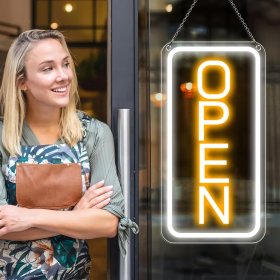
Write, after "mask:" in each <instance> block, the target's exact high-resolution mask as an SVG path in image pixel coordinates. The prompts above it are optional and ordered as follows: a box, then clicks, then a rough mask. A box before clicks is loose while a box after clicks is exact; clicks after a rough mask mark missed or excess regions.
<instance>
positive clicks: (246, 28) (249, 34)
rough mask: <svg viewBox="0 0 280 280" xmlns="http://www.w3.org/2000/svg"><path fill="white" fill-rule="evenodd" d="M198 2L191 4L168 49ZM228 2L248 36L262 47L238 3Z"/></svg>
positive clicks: (196, 0)
mask: <svg viewBox="0 0 280 280" xmlns="http://www.w3.org/2000/svg"><path fill="white" fill-rule="evenodd" d="M197 2H198V0H194V1H193V3H192V5H191V6H190V8H189V9H188V11H187V13H186V15H185V17H184V18H183V20H182V22H181V23H180V25H179V27H178V28H177V30H176V32H175V34H174V36H173V37H172V39H171V41H170V42H169V43H168V44H167V46H166V49H167V50H170V49H171V45H172V43H173V41H174V40H175V39H176V38H177V36H178V34H179V33H180V31H181V29H182V28H183V26H184V24H185V22H186V20H187V19H188V17H189V16H190V14H191V12H192V10H193V8H194V6H195V5H196V3H197ZM228 2H229V3H230V5H231V6H232V8H233V10H234V12H235V13H236V15H237V16H238V19H239V20H240V22H241V24H242V26H243V27H244V29H245V30H246V32H247V34H248V36H249V37H250V38H251V40H252V42H253V43H256V44H257V48H258V49H260V45H259V44H258V43H257V42H256V40H255V38H254V36H253V34H252V32H251V31H250V29H249V27H248V26H247V24H246V22H245V21H244V19H243V18H242V16H241V14H240V13H239V11H238V9H237V7H236V5H235V4H234V3H233V0H228Z"/></svg>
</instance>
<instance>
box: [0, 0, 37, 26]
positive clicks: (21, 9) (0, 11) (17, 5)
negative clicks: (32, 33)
mask: <svg viewBox="0 0 280 280" xmlns="http://www.w3.org/2000/svg"><path fill="white" fill-rule="evenodd" d="M31 17H32V14H31V0H8V1H6V0H0V21H2V22H7V23H12V24H16V25H19V26H20V27H21V28H22V31H24V30H28V29H30V28H31Z"/></svg>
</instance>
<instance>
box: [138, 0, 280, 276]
mask: <svg viewBox="0 0 280 280" xmlns="http://www.w3.org/2000/svg"><path fill="white" fill-rule="evenodd" d="M192 2H193V1H191V0H188V1H185V0H175V1H163V0H157V1H144V0H143V1H140V4H139V45H138V46H139V178H138V179H139V180H138V182H139V224H140V236H139V275H140V279H153V280H154V279H160V280H164V279H178V280H179V279H184V280H186V279H190V280H200V279H201V280H211V279H215V280H217V279H223V280H239V279H240V280H245V279H246V280H247V279H248V280H250V279H252V280H253V279H254V280H258V279H263V280H272V279H278V278H279V277H280V254H279V250H278V247H279V241H278V240H279V238H277V236H278V235H279V222H278V220H279V214H278V213H279V210H280V204H279V202H280V197H279V188H278V186H279V183H280V177H279V175H278V174H279V166H280V165H279V159H280V154H279V140H280V139H279V136H280V134H279V133H278V132H279V125H278V120H279V117H280V116H279V106H280V94H279V93H280V91H279V87H280V80H279V69H280V68H279V65H280V64H279V63H280V56H279V52H278V51H276V45H277V46H278V47H279V40H277V42H275V41H274V39H272V38H277V37H278V36H277V33H278V31H279V27H280V17H279V13H278V14H277V15H276V14H275V12H276V10H274V9H272V6H273V1H257V2H256V1H250V0H240V1H237V0H236V1H234V2H235V3H236V5H237V6H238V9H239V11H240V13H241V14H242V16H243V18H244V19H245V21H246V22H247V23H248V24H249V27H250V29H251V31H252V32H253V33H254V35H255V37H256V40H257V41H258V42H260V43H261V44H262V45H264V47H265V49H266V53H267V94H266V98H267V103H266V111H267V116H266V117H267V118H266V139H267V148H266V149H267V151H266V152H267V157H266V185H267V191H266V208H267V209H266V211H267V215H266V216H267V222H266V223H267V229H266V235H265V237H264V238H263V239H262V240H261V241H260V242H258V243H252V244H212V245H211V244H171V243H168V242H166V241H164V239H163V238H162V236H161V227H160V219H161V217H160V215H161V190H160V186H161V178H160V164H161V157H160V141H161V139H160V109H161V108H160V106H162V105H163V106H164V104H165V103H164V101H165V100H164V98H165V97H164V95H163V94H162V93H161V92H160V88H161V85H160V83H161V81H160V80H161V78H160V76H161V73H160V72H161V69H160V63H161V62H160V58H161V56H160V52H161V48H162V47H163V46H164V45H165V44H166V43H167V42H168V41H170V40H171V38H172V36H173V35H174V33H175V31H176V29H177V28H178V26H179V24H180V22H181V21H182V19H183V18H184V16H185V13H186V12H187V10H188V8H189V7H190V5H191V4H192ZM277 10H279V7H277ZM178 40H186V41H219V40H220V41H246V40H247V41H248V40H249V39H248V37H247V34H246V32H245V31H244V30H243V28H242V25H241V24H240V22H239V21H238V18H237V17H236V15H235V14H234V12H233V10H232V9H231V7H230V5H229V3H228V1H220V0H212V1H198V3H197V6H196V7H195V9H194V10H193V13H192V14H191V15H190V18H189V19H188V21H187V22H186V24H185V26H184V28H183V29H182V31H181V33H180V35H179V37H178ZM177 94H178V98H180V100H181V105H182V107H183V108H182V110H181V112H180V115H178V116H177V117H178V119H180V122H181V124H182V127H184V121H185V120H186V112H187V108H186V107H185V108H184V106H186V103H187V102H185V101H186V100H185V98H187V97H186V95H184V92H183V91H178V92H177ZM161 101H162V102H161ZM183 133H184V131H182V134H181V136H180V137H183ZM237 133H240V132H238V131H237ZM187 148H188V147H186V146H184V145H183V146H182V147H181V150H182V152H186V149H187ZM190 164H192V162H179V163H178V165H181V167H182V166H186V165H190ZM179 177H180V178H179V179H180V180H178V193H177V195H178V199H179V198H180V197H181V196H182V195H184V182H186V180H187V179H188V178H187V174H184V172H183V171H182V170H181V172H179Z"/></svg>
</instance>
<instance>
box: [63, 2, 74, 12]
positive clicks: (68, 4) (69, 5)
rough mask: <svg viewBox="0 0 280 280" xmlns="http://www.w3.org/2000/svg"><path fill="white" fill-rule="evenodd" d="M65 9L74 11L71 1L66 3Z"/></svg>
mask: <svg viewBox="0 0 280 280" xmlns="http://www.w3.org/2000/svg"><path fill="white" fill-rule="evenodd" d="M64 10H65V12H67V13H71V12H72V11H73V5H72V4H70V3H67V4H65V6H64Z"/></svg>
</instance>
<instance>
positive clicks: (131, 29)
mask: <svg viewBox="0 0 280 280" xmlns="http://www.w3.org/2000/svg"><path fill="white" fill-rule="evenodd" d="M107 61H108V62H107V63H108V68H107V69H108V110H107V112H108V124H109V125H110V126H111V129H112V132H113V137H114V143H115V147H118V139H117V135H118V110H119V109H130V133H129V138H130V139H129V141H130V186H131V189H130V209H129V210H130V219H131V220H132V221H135V222H136V223H137V224H138V223H139V219H138V217H139V216H138V214H139V213H138V147H139V140H138V139H139V137H138V126H139V120H138V1H137V0H110V1H108V59H107ZM115 154H116V162H117V161H118V158H117V156H118V155H117V150H116V153H115ZM138 245H139V240H138V235H134V234H132V233H131V234H130V240H129V243H128V245H127V246H130V275H128V276H126V277H127V278H126V279H133V280H138V278H139V277H138V275H139V266H138V263H139V262H138V256H139V246H138ZM108 261H109V265H108V267H109V268H110V271H109V273H108V274H107V275H108V279H112V280H122V279H121V278H120V253H119V248H118V240H117V238H114V239H111V240H109V242H108ZM123 279H125V278H123Z"/></svg>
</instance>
